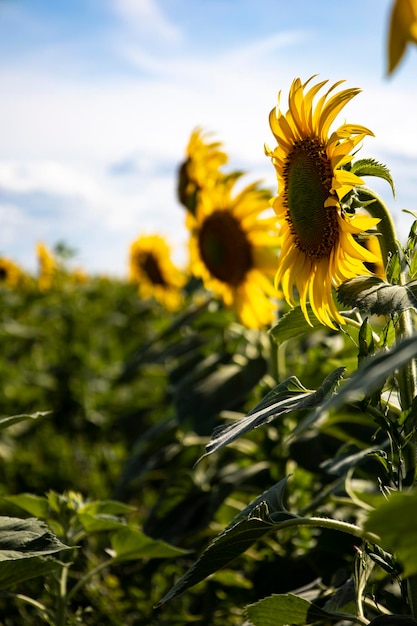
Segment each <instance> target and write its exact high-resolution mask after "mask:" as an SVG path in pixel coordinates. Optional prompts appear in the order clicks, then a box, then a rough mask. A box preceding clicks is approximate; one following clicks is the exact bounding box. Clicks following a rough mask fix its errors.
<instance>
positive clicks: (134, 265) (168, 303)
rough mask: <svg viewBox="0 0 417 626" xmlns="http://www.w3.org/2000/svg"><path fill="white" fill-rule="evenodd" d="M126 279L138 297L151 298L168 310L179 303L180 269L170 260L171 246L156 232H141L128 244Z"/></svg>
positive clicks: (176, 306)
mask: <svg viewBox="0 0 417 626" xmlns="http://www.w3.org/2000/svg"><path fill="white" fill-rule="evenodd" d="M129 267H130V280H131V282H133V283H137V285H138V289H139V293H140V295H141V297H142V298H151V297H153V298H155V300H157V301H158V302H159V303H160V304H162V305H163V306H164V307H165V308H166V309H167V310H168V311H175V310H177V309H178V308H179V307H180V306H181V304H182V294H181V287H182V286H183V285H184V283H185V277H184V275H183V273H182V272H181V271H180V270H179V269H178V268H177V267H176V266H175V265H174V264H173V262H172V261H171V250H170V248H169V246H168V244H167V242H166V241H165V239H164V238H163V237H161V236H159V235H143V236H141V237H139V238H138V239H136V240H135V241H134V242H133V243H132V244H131V246H130V258H129Z"/></svg>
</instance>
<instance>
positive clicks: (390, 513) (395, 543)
mask: <svg viewBox="0 0 417 626" xmlns="http://www.w3.org/2000/svg"><path fill="white" fill-rule="evenodd" d="M416 518H417V491H414V492H413V493H392V494H390V497H389V499H388V500H384V501H383V502H382V503H381V504H379V506H378V507H377V508H376V509H375V510H374V511H371V513H370V514H369V516H368V519H367V520H366V522H365V529H366V530H368V531H370V532H373V533H375V534H377V535H378V536H379V537H380V538H381V546H382V547H383V548H384V549H385V550H388V551H389V552H391V553H393V554H394V555H395V556H396V557H397V558H398V559H399V561H400V562H401V563H402V565H403V567H404V576H406V577H407V576H412V575H415V574H417V525H416V522H415V520H416Z"/></svg>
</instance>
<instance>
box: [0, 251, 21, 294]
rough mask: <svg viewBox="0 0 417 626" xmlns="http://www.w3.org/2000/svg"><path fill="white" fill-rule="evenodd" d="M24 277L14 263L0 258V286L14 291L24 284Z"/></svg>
mask: <svg viewBox="0 0 417 626" xmlns="http://www.w3.org/2000/svg"><path fill="white" fill-rule="evenodd" d="M25 279H26V275H25V273H24V272H23V271H22V270H21V269H20V267H19V266H18V265H16V263H14V262H13V261H11V260H10V259H7V258H5V257H0V285H4V286H5V287H9V288H10V289H16V288H18V287H20V286H22V285H23V284H24V282H25Z"/></svg>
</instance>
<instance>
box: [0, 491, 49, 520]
mask: <svg viewBox="0 0 417 626" xmlns="http://www.w3.org/2000/svg"><path fill="white" fill-rule="evenodd" d="M4 499H5V500H6V501H7V502H11V503H12V504H15V505H16V506H18V507H20V508H21V509H23V510H24V511H26V512H27V513H29V514H30V515H33V516H34V517H38V518H39V519H43V520H44V519H47V517H48V516H49V502H48V498H46V497H45V496H35V495H34V494H33V493H21V494H19V495H16V496H5V497H4Z"/></svg>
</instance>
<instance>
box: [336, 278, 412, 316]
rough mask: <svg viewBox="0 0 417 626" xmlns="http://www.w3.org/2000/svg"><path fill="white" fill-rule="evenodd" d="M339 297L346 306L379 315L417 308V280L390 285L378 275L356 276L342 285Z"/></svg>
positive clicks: (338, 292)
mask: <svg viewBox="0 0 417 626" xmlns="http://www.w3.org/2000/svg"><path fill="white" fill-rule="evenodd" d="M337 297H338V300H339V301H340V302H341V303H342V304H344V305H345V306H349V307H357V308H358V309H361V310H364V311H369V313H372V314H377V315H391V314H393V313H400V312H401V311H406V310H407V309H417V281H411V282H409V283H408V284H407V285H390V284H389V283H387V282H385V281H384V280H382V278H379V277H378V276H356V277H355V278H351V279H349V280H347V281H345V282H344V283H343V284H342V285H340V287H339V289H338V290H337Z"/></svg>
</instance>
